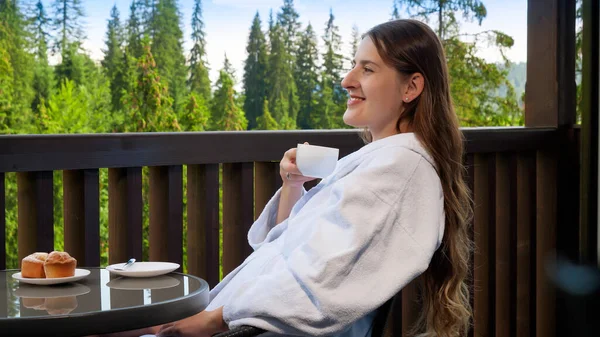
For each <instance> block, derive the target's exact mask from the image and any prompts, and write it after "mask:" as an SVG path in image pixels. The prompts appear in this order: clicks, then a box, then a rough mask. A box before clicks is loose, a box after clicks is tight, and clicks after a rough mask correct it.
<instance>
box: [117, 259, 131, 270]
mask: <svg viewBox="0 0 600 337" xmlns="http://www.w3.org/2000/svg"><path fill="white" fill-rule="evenodd" d="M134 262H135V259H134V258H131V259H129V261H127V263H125V264H124V265H123V266H121V267H115V269H116V270H125V268H127V267H129V266H131V265H132V264H133V263H134Z"/></svg>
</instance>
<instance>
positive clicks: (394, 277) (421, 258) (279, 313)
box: [223, 155, 444, 336]
mask: <svg viewBox="0 0 600 337" xmlns="http://www.w3.org/2000/svg"><path fill="white" fill-rule="evenodd" d="M405 157H407V156H406V155H404V156H402V158H404V159H405V160H404V161H405V163H403V165H398V160H393V158H389V157H387V159H386V160H382V162H383V163H381V164H375V165H368V167H366V168H364V169H362V170H357V172H353V173H352V174H351V175H348V176H347V177H345V178H343V179H341V180H340V181H338V182H337V183H336V186H334V187H333V190H332V196H331V197H330V198H329V202H328V203H327V204H326V205H321V207H318V208H315V209H313V210H311V212H312V213H318V215H317V216H316V217H315V218H313V219H316V220H314V221H315V222H314V226H310V228H311V230H310V232H309V233H307V234H304V236H303V237H302V239H301V240H300V241H299V242H286V245H285V246H286V247H291V248H289V251H284V252H283V253H282V254H283V258H284V261H285V263H284V266H283V267H282V268H280V269H278V270H276V271H275V272H271V273H267V274H263V275H261V276H258V277H256V278H252V279H250V280H246V281H245V282H244V283H243V284H242V286H239V287H238V289H236V290H235V292H234V294H233V296H232V298H233V299H235V300H233V301H231V303H227V304H226V305H225V306H224V308H223V318H224V320H225V321H226V322H227V323H228V324H229V326H230V327H235V326H239V325H252V326H255V327H260V328H263V329H267V330H270V331H273V332H276V333H282V334H296V335H311V336H323V335H329V334H333V333H338V332H341V331H344V330H345V329H347V328H348V327H349V326H350V325H351V324H352V323H353V322H354V321H356V320H357V319H359V318H361V317H363V316H365V315H366V314H368V313H370V312H372V311H374V310H375V309H377V308H378V307H379V306H380V305H381V304H383V303H384V302H385V301H386V300H388V299H389V298H391V297H392V296H394V295H395V294H396V293H397V292H398V291H399V290H400V289H402V288H403V287H404V286H405V285H406V284H408V283H409V282H410V281H411V280H412V279H414V278H415V277H417V276H418V275H419V274H421V273H422V272H423V271H424V270H426V269H427V267H428V265H429V262H430V260H431V257H432V255H433V253H434V251H435V250H436V249H437V247H438V246H439V243H440V241H441V238H442V234H443V230H444V228H443V223H444V215H443V194H442V191H441V185H440V182H439V178H438V176H437V174H436V172H435V170H434V169H433V167H432V166H431V165H430V164H429V163H428V162H426V161H425V160H423V159H418V158H422V157H420V156H419V157H418V158H415V159H413V160H406V158H405ZM396 159H397V158H396ZM304 207H305V208H306V207H308V205H305V206H304ZM295 221H297V222H295ZM299 221H302V216H300V215H298V216H296V217H294V218H292V219H290V221H289V224H288V232H287V235H286V238H285V239H286V240H288V239H289V240H293V238H294V233H293V231H294V230H295V229H296V228H298V229H301V228H302V226H303V225H305V224H303V223H299ZM300 236H302V235H300Z"/></svg>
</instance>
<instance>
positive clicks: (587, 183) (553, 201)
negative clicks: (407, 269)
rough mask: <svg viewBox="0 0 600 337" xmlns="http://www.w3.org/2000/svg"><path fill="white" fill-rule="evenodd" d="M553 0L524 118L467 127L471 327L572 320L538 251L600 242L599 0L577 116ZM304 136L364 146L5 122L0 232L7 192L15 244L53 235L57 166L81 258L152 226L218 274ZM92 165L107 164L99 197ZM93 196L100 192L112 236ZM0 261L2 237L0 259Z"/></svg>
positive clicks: (543, 13) (561, 328) (283, 134)
mask: <svg viewBox="0 0 600 337" xmlns="http://www.w3.org/2000/svg"><path fill="white" fill-rule="evenodd" d="M550 2H551V3H552V4H553V5H552V6H550V5H549V4H548V3H547V2H545V1H537V2H536V1H529V9H528V10H529V24H528V26H529V30H528V41H529V42H528V50H529V59H530V60H535V62H529V63H528V73H527V75H528V76H527V77H528V84H527V96H526V106H527V110H526V118H525V119H526V126H525V127H509V128H469V129H463V131H464V134H465V142H466V149H467V155H466V156H465V165H466V168H467V172H466V174H467V178H468V182H469V185H470V187H471V190H472V192H473V202H474V210H475V216H474V219H473V224H472V235H473V240H474V242H475V251H474V254H473V258H472V264H473V265H472V271H473V275H472V276H473V277H472V289H473V296H472V301H473V307H474V312H475V317H474V324H473V334H474V335H475V336H488V335H495V336H534V335H537V336H555V335H557V334H558V335H561V334H563V333H564V332H565V331H568V330H567V329H568V323H566V320H557V319H556V318H557V317H564V316H563V315H566V316H568V314H569V312H567V309H566V307H565V305H564V303H565V302H564V301H565V299H564V298H563V297H562V296H561V295H560V293H559V292H558V291H557V290H556V289H555V287H554V285H553V282H552V281H551V278H550V277H549V272H548V268H547V267H548V261H550V262H552V261H554V260H555V259H556V256H557V255H562V256H566V257H568V258H570V259H572V260H575V261H580V262H590V261H595V259H596V258H597V257H594V254H595V251H596V249H597V244H598V243H597V238H596V231H597V229H595V226H596V221H597V200H598V199H597V174H598V172H597V165H598V164H597V163H598V78H599V71H598V54H599V51H598V50H599V49H600V47H599V42H598V15H597V14H598V5H597V4H595V5H594V6H595V7H593V6H591V5H590V8H592V11H593V13H596V16H592V15H590V16H591V17H592V19H591V20H590V22H591V24H589V25H588V27H589V28H586V29H587V30H586V32H587V35H586V36H587V37H586V39H588V40H589V41H588V42H587V43H588V49H587V50H586V51H584V53H585V59H584V67H585V65H586V64H587V68H586V69H588V71H587V72H584V83H587V86H586V87H585V89H584V90H585V92H586V93H585V96H584V114H583V123H582V125H581V126H575V125H574V124H575V87H574V83H575V82H574V76H575V75H574V53H573V50H574V49H573V48H574V39H575V37H574V31H571V30H570V29H568V28H569V24H571V23H573V22H574V21H573V20H574V15H570V14H569V13H571V14H573V13H572V11H569V10H567V11H564V10H562V9H564V8H566V7H569V6H568V3H569V1H566V0H565V1H563V0H552V1H550ZM557 8H561V10H560V11H559V10H558V9H557ZM569 8H570V7H569ZM570 9H571V10H573V9H574V7H573V8H570ZM586 60H587V61H586ZM586 62H587V63H586ZM594 62H595V63H594ZM570 70H573V71H572V72H571V71H570ZM305 141H308V142H309V143H312V144H318V145H324V146H332V147H337V148H339V149H340V155H341V156H344V155H347V154H348V153H350V152H353V151H355V150H357V149H358V148H359V147H360V146H362V141H361V139H360V137H359V132H358V131H355V130H329V131H315V130H311V131H273V132H266V131H265V132H262V131H248V132H199V133H135V134H95V135H16V136H0V242H6V237H5V235H17V233H8V234H7V233H6V216H5V214H4V212H5V209H6V201H7V199H6V198H13V199H16V200H17V204H18V252H17V258H18V259H21V258H23V257H24V256H26V255H28V254H30V253H31V252H34V251H50V250H52V249H53V248H54V225H55V224H54V221H53V202H54V197H53V188H54V187H53V176H54V172H62V181H63V184H62V193H63V200H62V201H61V202H62V204H63V214H64V249H65V250H66V251H69V252H70V253H71V254H72V255H73V256H74V257H75V258H76V259H77V260H78V261H79V264H80V265H83V266H90V267H91V266H100V265H101V252H102V251H103V247H104V246H105V245H106V244H107V245H108V263H116V262H122V261H126V260H127V259H128V258H130V257H135V258H136V259H139V260H141V259H142V258H143V254H144V252H143V240H144V238H145V237H147V239H148V242H149V251H148V258H149V259H150V260H162V261H172V262H177V263H180V264H181V265H182V266H184V267H185V269H186V271H187V272H189V273H191V274H194V275H198V276H200V277H202V278H204V279H206V280H207V281H208V282H209V284H210V285H211V286H214V285H215V284H216V283H217V282H218V281H219V279H220V278H221V277H222V275H221V270H222V274H223V275H225V274H227V273H228V272H229V271H231V270H232V269H234V268H235V266H237V265H238V264H239V263H240V262H241V261H243V259H244V258H245V257H246V256H247V255H248V254H249V253H250V250H251V248H250V246H249V245H248V244H247V241H246V233H247V230H248V228H249V227H250V225H251V224H252V222H253V220H254V219H255V218H256V217H257V216H258V214H260V212H261V210H262V208H263V207H264V205H265V204H266V203H267V201H268V200H269V198H270V196H271V195H272V194H273V193H274V192H275V191H276V190H277V188H278V187H279V186H280V185H281V179H280V178H279V169H278V162H279V160H280V158H281V156H282V153H283V152H284V151H285V150H287V149H289V148H290V147H294V146H295V145H296V144H297V143H301V142H305ZM101 169H108V170H107V173H108V179H107V181H108V187H107V191H108V198H107V204H103V203H102V202H101V200H102V198H101V195H100V190H101V189H102V188H103V187H102V186H101V181H102V179H101V172H104V171H101ZM146 170H147V172H148V174H147V179H148V180H147V181H148V200H147V201H146V200H144V198H143V196H144V195H145V194H144V193H143V189H144V184H143V181H144V175H145V173H144V172H145V171H146ZM8 172H16V176H17V183H18V191H17V193H16V195H7V193H6V191H5V174H6V173H8ZM308 187H310V186H308ZM220 191H221V192H222V193H220ZM184 192H185V198H184ZM184 200H185V204H184ZM101 207H107V208H108V242H107V243H106V242H102V240H101V239H100V238H101V235H100V228H101V226H100V209H101ZM145 207H147V208H148V215H149V216H148V217H149V218H148V232H147V233H144V231H143V223H144V221H145V220H144V217H143V214H144V208H145ZM221 207H222V208H221ZM184 219H185V221H184ZM220 233H222V234H220ZM184 238H185V240H184ZM184 249H185V252H186V254H185V255H184ZM221 256H222V257H221ZM6 261H7V251H6V245H3V246H2V247H1V248H0V269H3V268H6ZM0 303H2V301H0ZM0 310H2V308H0ZM418 310H419V306H418V301H417V290H416V287H415V285H414V284H410V285H409V286H407V287H406V288H405V289H403V290H402V295H401V301H399V302H398V303H397V305H396V306H395V307H394V308H393V311H392V315H393V317H394V319H393V320H392V322H393V326H392V331H393V332H392V334H393V335H395V336H396V335H400V332H401V331H404V330H405V329H406V327H408V326H409V325H410V323H411V322H413V321H414V319H415V318H416V313H418ZM567 334H568V333H567Z"/></svg>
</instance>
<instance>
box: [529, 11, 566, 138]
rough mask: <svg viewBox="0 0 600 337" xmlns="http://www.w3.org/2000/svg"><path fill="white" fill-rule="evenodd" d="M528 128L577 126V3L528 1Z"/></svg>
mask: <svg viewBox="0 0 600 337" xmlns="http://www.w3.org/2000/svg"><path fill="white" fill-rule="evenodd" d="M527 60H531V61H532V62H527V84H526V86H525V90H526V94H525V125H526V126H531V127H542V126H546V127H548V126H549V127H561V126H571V125H573V124H574V123H575V112H576V111H575V1H572V0H529V1H528V2H527Z"/></svg>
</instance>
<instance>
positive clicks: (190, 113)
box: [179, 92, 210, 131]
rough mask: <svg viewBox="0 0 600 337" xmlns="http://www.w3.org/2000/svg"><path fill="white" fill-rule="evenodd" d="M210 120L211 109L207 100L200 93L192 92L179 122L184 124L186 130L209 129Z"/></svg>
mask: <svg viewBox="0 0 600 337" xmlns="http://www.w3.org/2000/svg"><path fill="white" fill-rule="evenodd" d="M209 122H210V110H209V108H208V105H207V102H206V101H205V100H204V97H202V96H200V95H199V94H198V93H196V92H191V93H190V94H189V96H188V98H187V103H186V105H185V109H184V114H183V116H182V118H181V120H180V123H179V124H180V125H182V126H184V127H185V130H186V131H206V130H209Z"/></svg>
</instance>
